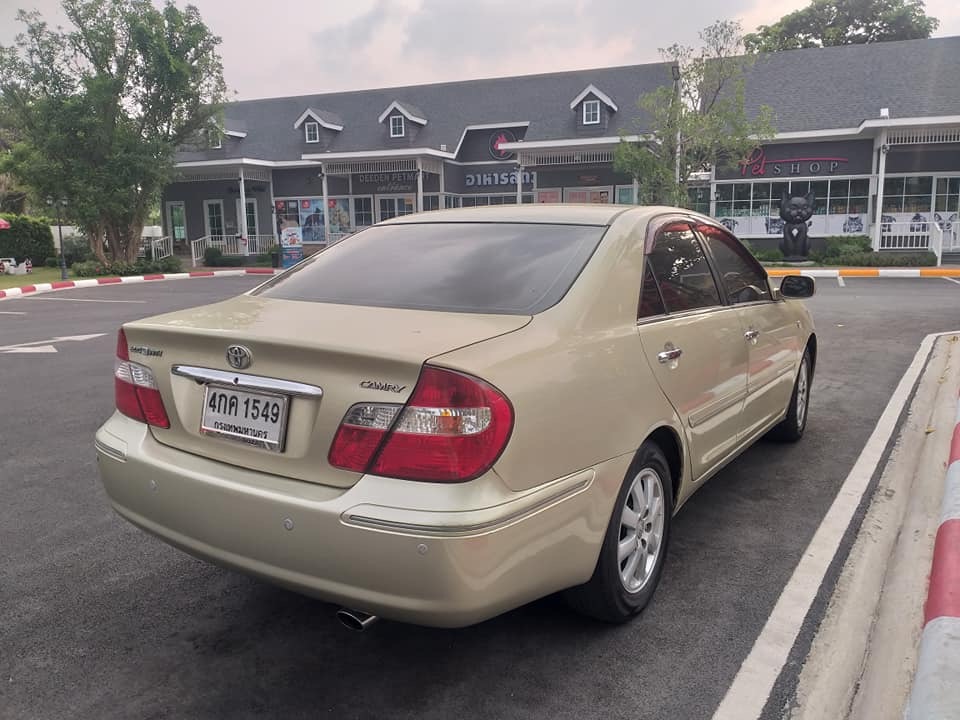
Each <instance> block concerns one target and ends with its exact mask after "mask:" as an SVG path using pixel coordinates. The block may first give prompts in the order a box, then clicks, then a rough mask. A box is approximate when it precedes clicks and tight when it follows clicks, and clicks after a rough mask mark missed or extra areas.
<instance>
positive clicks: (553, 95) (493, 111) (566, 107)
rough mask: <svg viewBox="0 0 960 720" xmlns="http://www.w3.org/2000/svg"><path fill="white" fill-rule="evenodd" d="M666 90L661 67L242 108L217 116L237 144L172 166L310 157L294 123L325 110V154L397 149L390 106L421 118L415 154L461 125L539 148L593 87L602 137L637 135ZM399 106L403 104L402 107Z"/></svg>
mask: <svg viewBox="0 0 960 720" xmlns="http://www.w3.org/2000/svg"><path fill="white" fill-rule="evenodd" d="M664 82H670V69H669V67H668V66H667V65H665V64H663V63H656V64H651V65H634V66H627V67H615V68H602V69H597V70H577V71H573V72H562V73H550V74H546V75H526V76H521V77H512V78H495V79H489V80H468V81H465V82H455V83H437V84H433V85H419V86H411V87H404V88H384V89H379V90H358V91H354V92H343V93H328V94H323V95H305V96H300V97H283V98H269V99H263V100H245V101H240V102H235V103H230V104H228V105H227V106H226V107H225V108H224V117H225V119H226V125H227V126H228V127H232V126H233V125H234V124H235V123H236V122H243V123H245V124H246V127H247V131H248V133H249V134H248V135H247V137H246V138H244V139H243V140H236V139H228V140H225V142H224V144H223V149H222V150H211V151H185V152H181V153H178V156H177V159H178V160H180V161H186V160H213V159H220V158H231V157H247V158H258V159H262V160H299V159H300V156H301V154H302V153H304V152H312V151H314V148H313V146H306V145H304V142H303V131H302V130H294V129H293V123H294V122H295V121H296V119H297V118H298V117H300V115H301V114H303V111H304V110H306V109H307V108H324V109H325V110H326V111H327V112H335V113H336V114H337V115H339V116H340V117H341V118H343V125H344V128H343V131H342V132H340V133H338V134H337V137H336V138H335V139H333V141H332V142H331V145H330V150H331V151H332V152H350V151H356V150H372V149H377V148H387V147H391V148H396V147H397V145H396V143H390V142H389V139H388V137H387V130H386V129H385V128H384V126H383V125H381V124H379V123H378V122H377V118H378V117H379V116H380V114H381V113H382V112H383V111H384V109H386V108H387V107H388V106H389V105H390V103H392V102H393V101H394V100H397V101H398V102H401V103H402V104H403V105H404V107H405V108H407V109H408V110H410V111H411V112H414V110H415V109H416V110H417V111H422V112H424V113H425V115H421V116H420V117H426V118H427V121H428V122H427V124H426V126H425V127H423V128H422V129H420V130H419V132H418V133H417V136H416V142H415V146H416V147H429V148H434V149H437V150H439V149H440V145H441V144H445V145H446V146H447V150H448V151H450V152H452V151H453V150H454V149H455V148H456V146H457V143H458V142H459V140H460V136H461V135H462V134H463V130H464V128H465V127H466V126H467V125H478V124H485V123H496V122H507V123H509V122H525V121H529V122H530V127H529V129H528V130H527V134H526V139H527V140H546V139H553V138H562V137H574V136H575V135H576V133H575V130H576V114H575V113H574V112H573V111H572V110H570V99H571V98H573V97H576V95H577V94H578V93H579V92H580V91H581V90H583V89H584V88H585V87H586V86H587V85H589V84H590V83H593V84H594V85H596V86H597V87H598V88H599V89H600V90H602V91H603V92H605V93H606V94H607V95H609V96H610V97H611V98H612V99H613V100H614V102H616V103H617V105H618V106H619V107H620V112H618V113H614V114H613V116H612V118H611V120H610V127H609V134H610V135H617V134H618V133H619V132H620V129H621V128H623V129H624V130H626V131H628V132H636V131H637V129H638V126H637V125H636V123H635V122H634V121H635V119H636V118H637V116H638V115H640V111H639V110H637V109H636V101H637V99H638V98H639V97H640V95H641V94H643V93H645V92H649V91H650V90H653V89H654V88H656V87H657V86H658V85H659V84H661V83H664ZM401 98H402V99H401Z"/></svg>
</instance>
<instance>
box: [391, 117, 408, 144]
mask: <svg viewBox="0 0 960 720" xmlns="http://www.w3.org/2000/svg"><path fill="white" fill-rule="evenodd" d="M394 120H399V121H400V131H399V132H397V131H396V125H395V124H394ZM406 134H407V127H406V123H405V122H404V117H403V115H391V116H390V137H392V138H398V137H403V136H405V135H406Z"/></svg>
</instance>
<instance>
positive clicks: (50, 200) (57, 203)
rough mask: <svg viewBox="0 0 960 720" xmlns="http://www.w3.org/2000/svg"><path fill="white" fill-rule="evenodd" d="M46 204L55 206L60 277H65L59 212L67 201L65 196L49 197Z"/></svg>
mask: <svg viewBox="0 0 960 720" xmlns="http://www.w3.org/2000/svg"><path fill="white" fill-rule="evenodd" d="M47 205H49V206H51V207H55V208H56V211H57V235H58V236H59V237H60V279H61V280H66V279H67V261H66V258H65V257H64V255H63V222H62V220H61V218H60V212H61V210H62V208H65V207H66V206H67V201H66V199H65V198H60V199H59V200H54V199H53V198H51V197H48V198H47Z"/></svg>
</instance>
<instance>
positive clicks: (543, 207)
mask: <svg viewBox="0 0 960 720" xmlns="http://www.w3.org/2000/svg"><path fill="white" fill-rule="evenodd" d="M650 210H660V211H662V210H663V208H650V207H637V206H630V205H599V204H594V205H575V204H567V203H541V204H530V205H493V206H487V207H474V208H457V209H452V210H437V211H433V212H428V213H417V214H415V215H403V216H401V217H397V218H393V219H391V220H388V221H386V222H385V223H384V224H389V225H404V224H412V223H435V222H441V223H443V222H447V223H456V222H491V223H494V222H497V223H499V222H515V223H540V224H543V223H549V224H556V225H610V224H611V223H612V222H613V221H614V220H615V219H616V218H617V217H619V216H620V215H623V214H624V213H628V212H629V213H637V212H639V211H650ZM638 219H639V218H638Z"/></svg>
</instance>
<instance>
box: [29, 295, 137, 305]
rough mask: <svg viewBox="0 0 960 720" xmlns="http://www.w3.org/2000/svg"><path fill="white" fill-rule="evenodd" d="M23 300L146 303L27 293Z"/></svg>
mask: <svg viewBox="0 0 960 720" xmlns="http://www.w3.org/2000/svg"><path fill="white" fill-rule="evenodd" d="M23 299H24V300H43V301H44V302H92V303H130V304H133V305H146V303H147V301H146V300H99V299H96V298H94V299H90V298H65V297H40V296H30V295H27V296H25V297H24V298H23Z"/></svg>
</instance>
